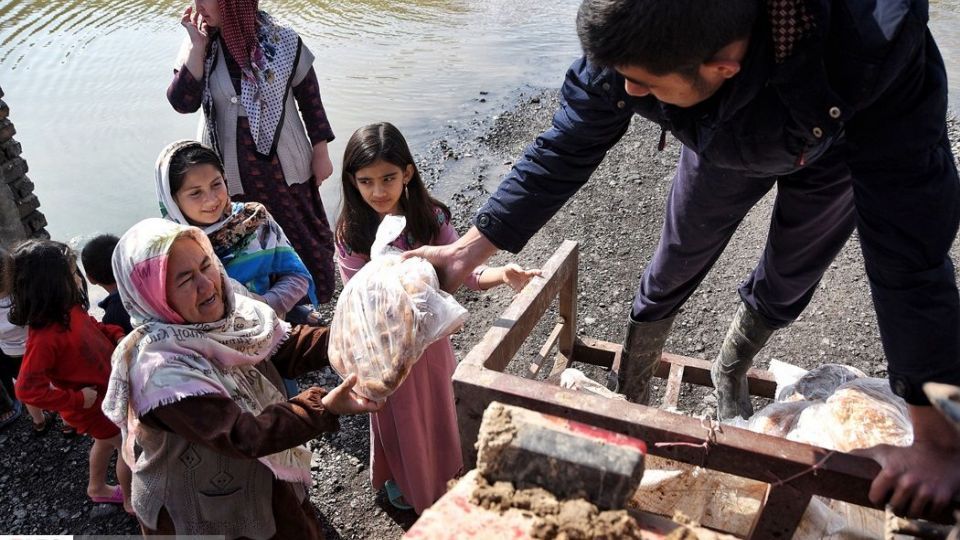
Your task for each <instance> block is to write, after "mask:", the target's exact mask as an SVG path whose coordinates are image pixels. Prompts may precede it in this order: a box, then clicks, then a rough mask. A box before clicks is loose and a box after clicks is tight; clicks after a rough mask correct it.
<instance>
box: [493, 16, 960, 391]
mask: <svg viewBox="0 0 960 540" xmlns="http://www.w3.org/2000/svg"><path fill="white" fill-rule="evenodd" d="M794 4H795V5H796V6H799V7H800V8H803V9H804V10H805V11H806V14H805V15H807V16H808V18H805V19H803V20H798V19H794V20H784V19H783V18H780V19H777V18H775V17H773V16H770V17H763V18H762V19H763V20H761V21H759V22H758V23H757V26H756V28H755V30H754V32H753V34H752V36H751V40H750V45H749V49H748V52H747V56H746V57H745V59H744V61H743V62H742V68H741V72H740V73H738V75H737V76H736V77H734V78H733V79H731V80H729V81H727V82H726V83H725V84H724V86H723V87H722V88H721V89H720V90H719V91H718V92H717V93H716V94H715V95H714V96H712V97H711V98H710V99H708V100H707V101H705V102H703V103H700V104H698V105H696V106H694V107H691V108H688V109H681V108H678V107H674V106H671V105H667V104H664V103H661V102H659V101H657V100H656V98H654V97H653V96H646V97H642V98H635V97H631V96H629V95H627V94H626V91H625V89H624V80H623V77H622V76H620V75H619V74H618V73H616V71H614V70H612V69H609V68H601V67H598V66H596V65H593V64H591V63H590V62H589V61H588V60H586V59H584V58H581V59H579V60H577V61H576V62H574V63H573V65H572V66H571V67H570V69H569V70H568V72H567V75H566V79H565V81H564V83H563V87H562V89H561V102H560V107H559V109H558V110H557V112H556V114H555V116H554V118H553V127H552V128H551V129H550V130H548V131H547V132H545V133H543V134H542V135H540V136H539V137H538V138H537V139H536V141H535V142H534V143H533V144H532V145H530V146H529V147H528V148H527V149H526V150H525V151H524V155H523V156H522V158H520V159H519V160H518V161H517V162H516V164H515V165H514V167H513V169H512V170H511V172H510V173H509V174H508V175H507V176H506V177H505V178H504V180H503V182H502V183H501V185H500V187H499V188H498V190H497V191H496V193H495V194H494V195H493V196H492V197H491V198H490V199H489V200H488V201H487V203H486V204H485V205H484V206H483V207H482V208H481V209H480V211H479V212H478V214H477V216H476V217H475V219H474V224H475V225H476V226H477V228H478V229H479V230H480V231H481V232H482V233H483V234H484V236H486V237H487V238H488V239H489V240H490V241H491V242H493V244H495V245H496V246H497V247H498V248H500V249H505V250H508V251H511V252H518V251H520V249H522V248H523V246H524V245H525V244H526V243H527V241H528V240H529V239H530V238H531V237H532V236H533V235H534V234H535V233H536V232H537V231H538V230H540V228H541V227H543V225H544V224H545V223H546V222H547V221H548V220H549V219H550V218H551V217H552V216H553V215H554V214H555V213H556V212H557V211H558V210H559V209H560V207H561V206H563V204H564V203H565V202H566V201H567V200H568V199H569V198H570V197H572V196H573V195H574V193H576V191H577V190H578V189H579V188H580V187H581V186H582V185H583V184H584V183H585V182H586V181H587V180H588V179H589V177H590V176H591V174H592V173H593V171H594V170H595V169H596V168H597V166H599V164H600V162H601V161H602V160H603V158H604V156H605V155H606V152H607V151H608V150H609V149H610V148H611V147H612V146H613V145H614V144H616V143H617V141H619V140H620V138H621V137H622V136H623V134H624V133H625V132H626V130H627V128H628V126H629V123H630V121H631V118H632V117H633V115H635V114H637V115H640V116H642V117H644V118H647V119H649V120H651V121H653V122H655V123H657V124H658V125H659V126H661V128H662V129H663V130H664V133H670V134H672V135H673V136H674V137H676V138H677V139H679V140H680V141H681V142H682V143H683V144H684V145H686V146H688V147H689V148H691V149H693V150H695V151H696V152H697V153H698V154H699V156H700V158H701V159H703V160H706V161H708V162H710V163H712V164H713V165H716V166H718V167H721V168H725V169H732V170H736V171H741V172H744V173H746V174H747V175H751V176H758V177H771V176H780V175H785V174H789V173H790V172H793V171H796V170H797V169H798V168H800V167H803V166H805V165H807V164H810V163H812V162H814V161H816V160H817V159H818V158H820V157H821V156H823V155H824V154H825V153H827V152H843V157H844V161H845V162H846V163H847V164H848V166H849V167H850V172H851V174H852V176H853V178H854V183H855V192H856V195H857V197H856V205H857V212H858V216H861V217H862V216H867V217H870V216H877V215H881V216H885V217H884V220H876V219H874V220H872V221H871V220H864V219H860V218H859V217H858V226H859V227H860V236H861V241H862V242H863V243H864V256H865V259H866V264H867V271H868V276H869V277H870V278H871V288H872V291H873V293H874V300H875V303H876V304H877V311H878V319H879V321H880V327H881V328H880V330H881V335H882V336H883V337H884V349H885V353H886V355H887V357H888V360H889V362H890V373H891V380H892V381H894V387H895V389H897V391H898V393H900V394H901V395H904V396H906V397H908V401H912V402H916V403H922V402H924V400H925V398H923V397H922V395H920V391H919V385H920V383H922V382H923V381H924V380H930V374H931V373H935V374H936V376H937V378H938V379H939V380H943V381H945V382H946V381H952V382H954V384H957V383H960V364H958V361H960V337H958V335H960V320H958V317H960V315H958V312H960V308H958V307H957V304H958V301H957V292H956V285H955V283H953V281H954V277H953V274H954V271H953V266H952V263H951V262H950V260H949V258H948V257H947V254H946V250H947V249H949V246H950V243H951V242H952V240H953V237H954V236H955V235H956V230H957V223H958V221H960V205H957V204H953V205H952V207H951V208H947V209H946V210H943V209H938V210H936V212H938V213H940V214H942V215H940V216H938V219H939V221H936V223H934V224H933V225H931V224H930V223H929V222H928V223H926V224H925V225H923V226H926V228H927V229H928V230H926V231H924V232H923V235H924V239H925V240H924V242H925V245H923V246H920V247H914V246H913V245H906V244H912V243H913V242H912V240H909V239H910V238H915V237H916V236H917V234H915V233H916V231H908V233H909V234H906V233H904V234H901V233H902V232H903V231H902V230H901V229H904V228H907V229H908V228H909V227H911V226H912V227H915V228H916V227H920V226H922V225H920V222H921V221H924V219H916V217H915V216H911V215H902V216H891V213H892V212H897V211H899V210H898V209H897V208H896V207H892V206H891V200H890V199H891V196H892V195H891V193H894V191H893V190H892V188H889V186H891V185H893V184H892V183H891V181H890V180H891V176H890V175H895V174H900V175H901V177H898V178H897V181H902V180H903V178H902V176H903V175H904V174H917V175H920V176H921V177H922V176H923V175H924V174H925V171H929V175H934V176H937V175H938V176H937V177H938V178H940V179H942V181H941V182H939V183H938V184H937V185H936V186H934V187H933V188H931V189H928V190H927V191H926V192H925V193H919V194H918V193H913V195H915V196H918V197H921V198H922V197H930V198H934V199H936V198H939V199H943V198H944V197H946V198H956V196H957V181H956V170H955V169H953V162H952V158H951V157H950V151H949V144H948V143H947V140H946V121H945V119H946V110H947V81H946V73H945V69H944V67H943V61H942V59H941V57H940V54H939V51H938V50H937V48H936V44H935V43H934V42H933V40H932V37H931V36H930V33H929V31H928V30H927V27H926V22H927V18H928V13H927V2H926V1H922V0H836V1H829V0H796V1H795V2H794ZM764 12H765V11H764ZM801 15H804V14H803V13H801ZM783 28H794V29H797V28H800V29H801V30H802V31H801V32H800V37H799V38H797V39H796V40H790V39H784V36H785V35H786V36H788V37H789V35H793V34H790V32H779V30H782V29H783ZM951 169H952V170H951ZM888 188H889V189H888ZM884 190H886V191H884ZM918 191H919V190H918ZM893 196H894V197H895V196H896V195H895V194H894V195H893ZM930 200H932V199H930ZM901 202H902V203H903V204H906V205H908V206H909V205H913V203H914V202H913V201H901ZM925 206H929V205H926V203H925V202H924V201H923V200H918V201H916V204H915V205H914V207H915V209H917V210H916V211H918V212H921V213H922V212H923V210H920V209H922V208H924V207H925ZM891 208H893V209H892V210H891ZM928 213H929V212H928ZM886 216H890V218H891V219H887V218H886ZM898 219H899V220H900V221H899V222H898V221H897V220H898ZM910 222H914V223H913V224H911V223H910ZM865 223H867V225H866V226H865ZM878 223H879V224H878ZM877 224H878V225H877ZM874 225H876V226H874ZM898 238H902V239H903V240H898ZM868 243H869V246H868ZM868 247H869V249H868ZM923 272H926V274H923ZM921 274H923V275H921ZM908 290H912V291H914V292H915V294H913V293H911V294H912V296H915V297H918V298H919V299H920V300H919V301H915V300H911V299H909V298H908V296H910V295H908V294H906V293H905V291H908ZM878 291H879V292H878ZM918 295H919V296H918ZM924 295H927V296H928V298H932V299H933V301H934V302H933V303H934V304H936V305H940V306H944V307H943V308H942V309H941V310H939V311H938V310H937V309H934V310H927V311H929V312H930V313H929V314H927V315H926V316H924V317H913V318H912V319H911V320H903V318H898V316H897V315H891V314H890V313H891V312H896V313H907V314H911V313H914V312H917V311H918V310H922V309H923V305H924V304H923V301H924ZM911 302H914V303H916V304H917V305H912V304H911ZM938 302H939V304H937V303H938ZM928 318H929V319H938V320H939V321H940V322H939V323H938V324H939V326H940V328H938V329H936V330H933V329H931V327H929V325H928V324H927V323H928V322H929V321H928V320H927V319H928ZM934 332H939V336H940V337H938V338H937V339H933V338H931V339H926V338H925V337H923V336H924V335H925V334H927V333H934ZM890 336H894V337H890ZM898 336H899V337H898ZM918 340H919V341H921V342H924V340H925V343H921V345H925V346H919V347H918V346H917V341H918ZM928 353H929V354H928ZM923 356H925V357H923ZM921 357H923V358H921ZM931 358H933V359H931ZM897 381H901V383H899V384H898V383H897Z"/></svg>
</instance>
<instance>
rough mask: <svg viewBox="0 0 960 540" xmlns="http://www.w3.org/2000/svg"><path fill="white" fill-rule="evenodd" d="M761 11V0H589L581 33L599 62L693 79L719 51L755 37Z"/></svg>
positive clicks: (585, 48)
mask: <svg viewBox="0 0 960 540" xmlns="http://www.w3.org/2000/svg"><path fill="white" fill-rule="evenodd" d="M759 9H760V1H759V0H584V1H583V3H582V4H580V11H579V12H578V13H577V34H578V35H579V37H580V45H581V46H582V47H583V51H584V54H586V56H587V58H588V59H590V61H591V62H594V63H596V64H598V65H601V66H604V67H616V66H634V67H641V68H643V69H645V70H647V71H649V72H650V73H652V74H654V75H666V74H668V73H680V74H682V75H685V76H687V77H692V76H694V75H695V74H696V73H697V69H698V68H699V66H700V65H701V64H703V63H704V62H706V61H708V60H710V59H711V58H713V57H714V55H716V53H717V52H718V51H719V50H720V49H722V48H723V47H725V46H726V45H729V44H730V43H732V42H734V41H736V40H738V39H742V38H745V37H747V36H749V35H750V31H751V30H752V28H753V25H754V22H755V21H756V18H757V13H758V11H759Z"/></svg>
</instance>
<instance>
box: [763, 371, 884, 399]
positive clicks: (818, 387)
mask: <svg viewBox="0 0 960 540" xmlns="http://www.w3.org/2000/svg"><path fill="white" fill-rule="evenodd" d="M866 376H867V374H866V373H864V372H862V371H860V370H859V369H857V368H855V367H853V366H846V365H843V364H823V365H822V366H819V367H816V368H814V369H812V370H810V371H808V372H807V373H805V374H804V375H803V376H802V377H800V378H799V379H797V381H796V382H795V383H793V384H788V385H786V386H784V387H783V388H781V389H779V390H778V391H777V401H801V400H806V401H813V400H816V399H827V397H829V396H830V395H831V394H833V393H834V392H835V391H836V390H837V388H839V387H840V386H841V385H843V384H845V383H848V382H850V381H852V380H855V379H860V378H863V377H866Z"/></svg>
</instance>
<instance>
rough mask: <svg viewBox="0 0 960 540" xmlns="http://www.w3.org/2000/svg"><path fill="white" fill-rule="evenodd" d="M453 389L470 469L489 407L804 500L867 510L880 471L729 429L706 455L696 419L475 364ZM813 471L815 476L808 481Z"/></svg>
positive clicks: (860, 461)
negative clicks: (619, 441)
mask: <svg viewBox="0 0 960 540" xmlns="http://www.w3.org/2000/svg"><path fill="white" fill-rule="evenodd" d="M685 371H686V369H685ZM453 384H454V395H455V396H456V401H457V413H458V418H459V422H460V425H461V441H462V444H463V450H464V460H465V463H466V467H467V468H468V469H469V468H471V467H472V466H473V464H474V462H475V460H476V451H475V450H474V448H473V445H474V443H475V442H476V440H477V431H478V430H479V427H480V419H481V416H482V415H483V411H484V409H485V408H486V406H487V405H488V404H489V403H490V402H492V401H500V402H503V403H507V404H511V405H518V406H521V407H526V408H529V409H532V410H535V411H540V412H544V413H547V414H553V415H556V416H561V417H564V418H569V419H571V420H576V421H578V422H583V423H586V424H589V425H592V426H596V427H601V428H605V429H609V430H612V431H617V432H619V433H624V434H627V435H631V436H633V437H637V438H639V439H641V440H644V441H646V442H647V445H648V448H649V449H650V453H651V454H654V455H658V456H661V457H665V458H668V459H674V460H677V461H682V462H684V463H690V464H693V465H702V466H705V467H708V468H711V469H715V470H718V471H721V472H725V473H729V474H734V475H737V476H742V477H745V478H750V479H753V480H759V481H761V482H771V481H776V480H778V479H787V478H791V477H794V476H796V478H793V479H792V480H791V481H790V482H789V484H790V485H791V486H793V487H794V488H796V489H798V490H801V491H803V492H805V493H812V494H816V495H823V496H826V497H830V498H833V499H838V500H843V501H847V502H852V503H854V504H859V505H861V506H868V507H873V505H872V504H871V503H870V501H869V499H868V498H867V493H868V492H869V487H870V483H871V482H872V480H873V478H874V477H875V476H876V474H877V472H878V471H879V470H880V467H879V465H878V464H877V463H876V462H874V461H873V460H871V459H867V458H862V457H857V456H853V455H849V454H844V453H835V454H830V455H829V456H828V451H827V450H824V449H822V448H817V447H814V446H810V445H806V444H801V443H796V442H793V441H788V440H784V439H780V438H776V437H771V436H768V435H762V434H759V433H753V432H750V431H746V430H743V429H737V428H734V427H730V426H722V428H720V430H717V431H715V432H714V435H715V437H716V438H715V441H714V442H711V443H710V444H709V445H708V447H709V451H708V452H705V451H704V448H703V446H702V443H703V442H704V440H705V439H706V438H707V437H708V435H709V431H708V429H707V428H705V427H704V425H703V424H702V422H701V420H699V419H696V418H690V417H688V416H684V415H681V414H676V413H671V412H668V411H663V410H659V409H654V408H651V407H645V406H643V405H636V404H633V403H627V402H622V401H618V400H610V399H604V398H601V397H598V396H592V395H589V394H584V393H578V392H574V391H572V390H566V389H563V388H560V387H557V386H552V385H549V384H544V383H542V382H540V381H533V380H529V379H522V378H520V377H515V376H513V375H509V374H506V373H498V372H496V371H491V370H487V369H483V368H482V367H480V366H476V365H473V364H463V363H461V364H460V365H459V366H458V367H457V371H456V373H455V374H454V377H453ZM663 443H666V444H663ZM678 443H679V444H678ZM825 458H826V459H825ZM821 461H824V462H823V463H820V462H821ZM814 468H816V469H817V470H816V474H813V473H812V471H813V470H814Z"/></svg>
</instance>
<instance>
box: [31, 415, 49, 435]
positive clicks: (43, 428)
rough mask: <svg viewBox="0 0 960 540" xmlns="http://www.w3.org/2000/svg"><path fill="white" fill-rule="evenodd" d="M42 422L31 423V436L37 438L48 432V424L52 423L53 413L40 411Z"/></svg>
mask: <svg viewBox="0 0 960 540" xmlns="http://www.w3.org/2000/svg"><path fill="white" fill-rule="evenodd" d="M40 414H41V416H43V421H42V422H33V434H34V435H35V436H37V437H39V436H40V435H43V434H44V433H46V432H48V431H50V424H52V423H53V413H52V412H50V411H41V412H40Z"/></svg>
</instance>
